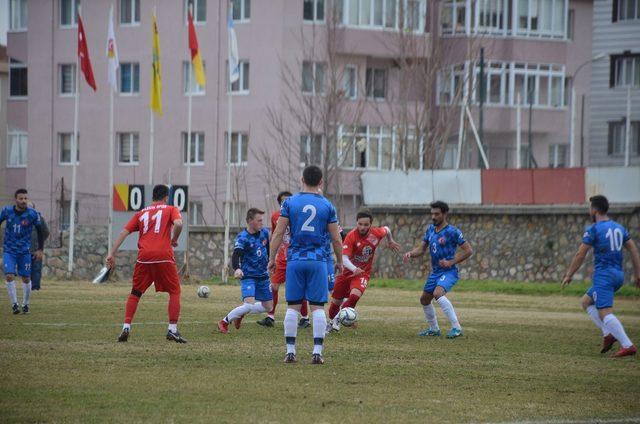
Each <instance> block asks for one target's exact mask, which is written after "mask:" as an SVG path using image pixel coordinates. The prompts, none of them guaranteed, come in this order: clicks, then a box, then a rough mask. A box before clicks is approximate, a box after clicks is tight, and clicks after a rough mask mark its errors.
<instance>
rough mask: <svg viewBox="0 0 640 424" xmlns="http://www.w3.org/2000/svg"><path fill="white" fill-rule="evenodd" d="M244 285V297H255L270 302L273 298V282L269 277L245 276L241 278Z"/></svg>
mask: <svg viewBox="0 0 640 424" xmlns="http://www.w3.org/2000/svg"><path fill="white" fill-rule="evenodd" d="M240 284H241V287H242V299H243V300H244V299H245V298H247V297H255V298H256V300H258V301H260V302H268V301H270V300H273V295H272V294H271V283H270V282H269V277H264V278H260V279H258V278H243V279H242V280H240Z"/></svg>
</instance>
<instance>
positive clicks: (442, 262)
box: [438, 259, 455, 268]
mask: <svg viewBox="0 0 640 424" xmlns="http://www.w3.org/2000/svg"><path fill="white" fill-rule="evenodd" d="M438 265H440V266H441V267H442V268H451V267H452V266H453V265H455V263H454V262H453V261H452V260H451V261H448V260H446V259H440V261H439V262H438Z"/></svg>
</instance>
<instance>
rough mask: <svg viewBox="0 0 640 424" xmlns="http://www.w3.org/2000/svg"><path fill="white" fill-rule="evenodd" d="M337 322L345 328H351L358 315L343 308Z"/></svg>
mask: <svg viewBox="0 0 640 424" xmlns="http://www.w3.org/2000/svg"><path fill="white" fill-rule="evenodd" d="M338 321H339V322H340V324H342V325H344V326H345V327H351V326H352V325H353V324H355V323H356V321H358V313H357V312H356V310H355V309H353V308H343V309H341V310H340V312H339V313H338Z"/></svg>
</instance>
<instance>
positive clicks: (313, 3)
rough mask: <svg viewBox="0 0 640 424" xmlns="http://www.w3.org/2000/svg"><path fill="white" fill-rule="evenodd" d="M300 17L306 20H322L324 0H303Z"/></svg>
mask: <svg viewBox="0 0 640 424" xmlns="http://www.w3.org/2000/svg"><path fill="white" fill-rule="evenodd" d="M302 18H303V19H304V20H305V21H307V22H314V21H320V22H322V21H324V0H303V3H302Z"/></svg>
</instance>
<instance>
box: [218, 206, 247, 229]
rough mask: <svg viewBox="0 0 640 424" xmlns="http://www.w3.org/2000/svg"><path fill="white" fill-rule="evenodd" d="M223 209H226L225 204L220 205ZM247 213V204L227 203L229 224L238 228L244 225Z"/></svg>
mask: <svg viewBox="0 0 640 424" xmlns="http://www.w3.org/2000/svg"><path fill="white" fill-rule="evenodd" d="M222 206H223V207H225V208H226V207H227V202H223V203H222ZM246 212H247V204H246V203H244V202H229V224H230V225H233V226H236V227H240V226H243V225H245V216H246Z"/></svg>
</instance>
